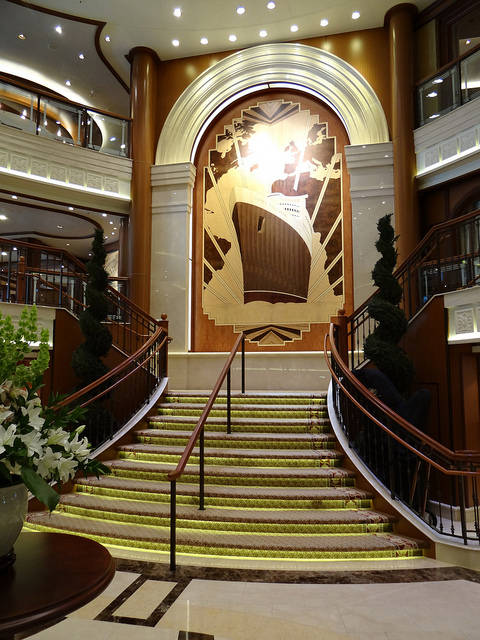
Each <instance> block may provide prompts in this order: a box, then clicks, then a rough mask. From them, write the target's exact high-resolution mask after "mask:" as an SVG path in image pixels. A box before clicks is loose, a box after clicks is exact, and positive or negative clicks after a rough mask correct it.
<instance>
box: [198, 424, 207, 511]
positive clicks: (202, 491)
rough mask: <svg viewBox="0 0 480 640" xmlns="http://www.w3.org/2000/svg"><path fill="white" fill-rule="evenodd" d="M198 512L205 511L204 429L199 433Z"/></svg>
mask: <svg viewBox="0 0 480 640" xmlns="http://www.w3.org/2000/svg"><path fill="white" fill-rule="evenodd" d="M198 509H199V511H205V428H203V429H202V431H201V433H200V487H199V501H198Z"/></svg>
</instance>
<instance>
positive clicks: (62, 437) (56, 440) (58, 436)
mask: <svg viewBox="0 0 480 640" xmlns="http://www.w3.org/2000/svg"><path fill="white" fill-rule="evenodd" d="M69 436H70V434H69V433H68V431H65V429H62V428H61V427H58V429H50V431H49V432H48V435H47V444H58V445H60V446H62V447H64V448H65V449H67V450H68V438H69Z"/></svg>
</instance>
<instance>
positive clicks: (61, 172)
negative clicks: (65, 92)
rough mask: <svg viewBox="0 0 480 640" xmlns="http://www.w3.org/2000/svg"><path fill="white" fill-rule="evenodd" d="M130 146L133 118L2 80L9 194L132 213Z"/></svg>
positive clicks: (1, 124) (3, 158)
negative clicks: (130, 207) (13, 192)
mask: <svg viewBox="0 0 480 640" xmlns="http://www.w3.org/2000/svg"><path fill="white" fill-rule="evenodd" d="M129 140H130V119H129V118H124V117H121V116H118V115H115V114H112V113H108V112H106V111H102V110H100V109H96V108H92V107H87V106H85V105H81V104H77V103H74V102H70V101H68V100H66V99H65V98H62V97H61V96H59V95H57V94H53V93H50V92H48V91H33V90H31V89H28V88H27V86H26V85H22V84H21V83H20V82H15V83H14V82H13V81H12V80H11V79H10V78H6V77H5V76H1V75H0V173H1V174H2V184H4V186H5V188H6V189H10V190H12V191H15V192H19V193H23V194H25V195H37V196H38V195H41V196H43V197H47V198H50V199H54V200H56V201H59V202H63V201H64V202H67V201H68V202H69V203H71V204H77V205H79V206H80V205H83V206H90V207H97V208H102V209H108V210H110V211H112V212H118V213H128V210H129V206H130V183H131V164H132V163H131V160H130V158H129V155H130V144H129Z"/></svg>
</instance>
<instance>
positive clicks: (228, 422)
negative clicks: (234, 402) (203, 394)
mask: <svg viewBox="0 0 480 640" xmlns="http://www.w3.org/2000/svg"><path fill="white" fill-rule="evenodd" d="M230 371H231V367H229V368H228V371H227V433H232V415H231V405H230V403H231V399H232V398H231V375H230Z"/></svg>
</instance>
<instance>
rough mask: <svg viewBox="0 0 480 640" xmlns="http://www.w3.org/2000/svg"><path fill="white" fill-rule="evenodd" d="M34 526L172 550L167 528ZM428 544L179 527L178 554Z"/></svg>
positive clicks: (406, 551)
mask: <svg viewBox="0 0 480 640" xmlns="http://www.w3.org/2000/svg"><path fill="white" fill-rule="evenodd" d="M28 523H29V527H30V528H33V529H37V530H43V529H44V528H46V529H48V530H50V531H51V530H54V531H69V532H71V533H76V534H79V535H88V536H89V537H91V538H93V539H96V540H98V541H99V542H103V543H107V544H116V545H123V546H134V547H135V548H137V549H139V548H140V549H151V550H159V551H168V549H169V539H170V532H169V529H168V528H167V527H165V528H162V527H151V526H147V525H138V524H124V523H113V522H107V521H105V520H102V519H90V518H78V517H75V516H69V515H67V514H60V513H53V514H48V513H45V512H44V513H40V514H31V515H30V516H29V520H28ZM424 546H425V545H424V543H422V542H421V541H419V540H414V539H412V538H408V537H406V536H399V535H395V534H393V533H369V534H359V535H358V534H352V535H346V536H339V535H328V534H325V535H314V536H311V535H300V536H295V535H283V536H282V535H276V534H268V533H261V534H257V533H242V532H235V533H216V532H210V531H196V530H192V529H182V528H177V552H178V553H196V554H202V555H229V556H247V557H252V556H253V557H264V556H268V557H269V558H309V559H337V558H351V559H353V558H389V557H393V558H397V557H410V556H419V555H422V553H423V552H422V547H424Z"/></svg>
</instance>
